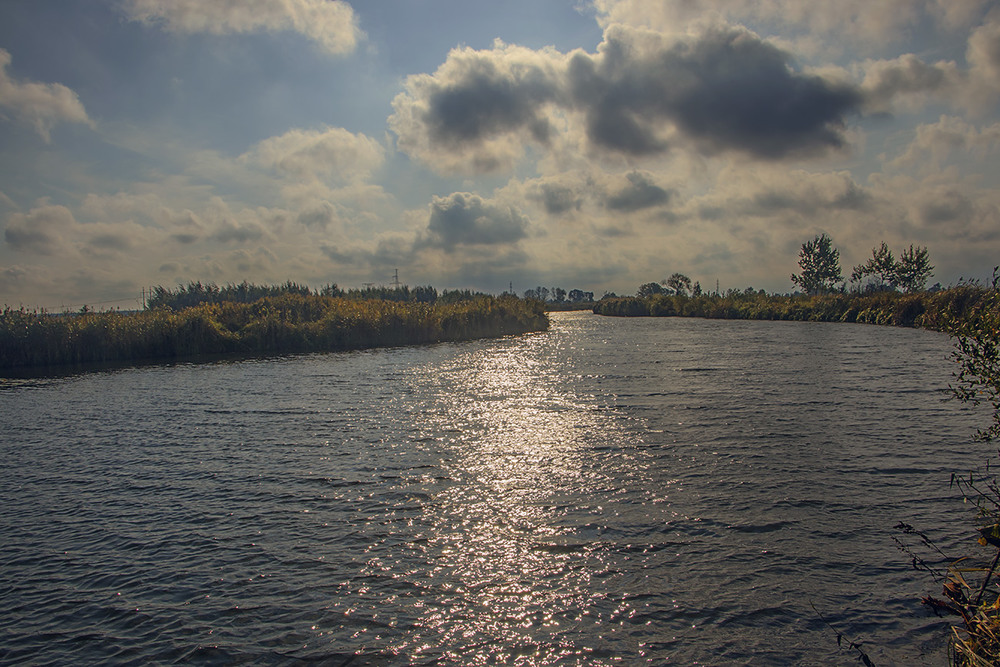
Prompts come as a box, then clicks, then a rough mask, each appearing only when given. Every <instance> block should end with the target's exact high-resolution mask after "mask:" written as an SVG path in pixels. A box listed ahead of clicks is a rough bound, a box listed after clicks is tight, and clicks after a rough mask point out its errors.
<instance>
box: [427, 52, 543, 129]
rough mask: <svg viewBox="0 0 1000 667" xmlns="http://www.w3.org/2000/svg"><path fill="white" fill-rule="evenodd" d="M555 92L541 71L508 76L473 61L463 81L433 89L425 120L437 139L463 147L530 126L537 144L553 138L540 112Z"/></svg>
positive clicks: (484, 62)
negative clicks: (466, 143)
mask: <svg viewBox="0 0 1000 667" xmlns="http://www.w3.org/2000/svg"><path fill="white" fill-rule="evenodd" d="M554 94H555V88H554V86H553V85H552V82H551V81H548V80H547V77H546V76H545V75H544V74H543V73H541V72H540V71H539V70H537V69H536V70H531V71H528V72H522V73H519V76H518V78H516V79H515V78H513V77H511V76H508V75H507V73H505V72H502V71H501V70H499V69H498V68H497V66H496V64H495V63H494V62H492V61H490V60H487V59H479V60H475V61H473V63H472V64H471V65H470V66H469V68H468V69H467V70H466V71H465V72H464V75H463V77H462V78H461V79H460V80H458V81H456V82H454V83H453V84H452V85H447V86H442V87H440V88H438V89H436V90H434V91H433V92H432V93H431V94H430V97H429V99H428V109H427V112H426V113H425V114H424V118H423V119H424V122H425V123H426V124H427V129H428V131H429V132H430V135H431V138H432V139H433V140H435V141H441V142H446V143H461V142H465V141H478V140H479V139H481V138H483V137H488V136H493V135H496V134H501V133H504V132H510V131H513V130H517V129H520V128H527V129H528V130H529V131H530V133H531V136H532V137H534V139H536V140H537V141H541V142H544V141H545V140H546V139H547V138H548V135H549V131H550V129H549V125H548V122H547V121H546V120H545V119H544V118H542V117H540V116H539V115H538V108H539V106H540V105H541V104H544V103H546V102H548V101H550V100H551V99H552V97H553V96H554Z"/></svg>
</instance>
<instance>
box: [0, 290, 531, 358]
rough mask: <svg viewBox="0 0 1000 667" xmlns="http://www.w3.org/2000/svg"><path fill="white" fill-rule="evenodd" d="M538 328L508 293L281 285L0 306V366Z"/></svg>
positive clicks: (330, 346)
mask: <svg viewBox="0 0 1000 667" xmlns="http://www.w3.org/2000/svg"><path fill="white" fill-rule="evenodd" d="M547 328H548V317H547V316H546V315H545V312H544V305H543V304H542V303H540V302H537V301H532V300H524V299H518V298H517V297H514V296H500V297H493V296H478V297H474V298H470V299H468V300H464V301H459V302H456V303H435V304H426V303H413V302H394V301H384V300H368V301H355V300H350V299H345V298H340V297H331V296H322V295H301V294H284V295H281V296H274V297H266V298H262V299H259V300H257V301H255V302H253V303H233V302H226V303H203V304H200V305H197V306H193V307H190V308H184V309H181V310H176V311H175V310H172V309H169V308H156V309H152V310H144V311H139V312H133V313H121V312H114V311H112V312H102V313H95V312H85V313H77V314H66V315H50V314H47V313H38V312H29V311H26V310H24V309H17V310H15V309H12V308H5V309H4V310H3V311H2V313H0V369H17V368H35V367H45V366H64V365H78V364H92V363H120V362H131V361H145V360H154V359H176V358H181V357H195V356H200V355H259V354H282V353H293V352H322V351H337V350H350V349H363V348H373V347H393V346H399V345H412V344H424V343H437V342H444V341H456V340H469V339H473V338H486V337H494V336H505V335H510V334H519V333H526V332H530V331H544V330H546V329H547Z"/></svg>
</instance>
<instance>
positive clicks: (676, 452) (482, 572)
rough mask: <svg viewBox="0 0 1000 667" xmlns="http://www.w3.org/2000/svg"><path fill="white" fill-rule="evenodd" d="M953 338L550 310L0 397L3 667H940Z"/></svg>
mask: <svg viewBox="0 0 1000 667" xmlns="http://www.w3.org/2000/svg"><path fill="white" fill-rule="evenodd" d="M950 349H951V347H950V341H949V339H948V338H947V337H946V336H944V335H942V334H936V333H930V332H925V331H915V330H908V329H892V328H881V327H870V326H863V325H838V324H811V323H784V322H739V321H737V322H726V321H707V320H696V319H673V318H670V319H664V318H657V319H617V318H601V317H597V316H594V315H591V314H589V313H559V314H554V316H553V327H552V330H551V331H549V332H546V333H541V334H532V335H526V336H520V337H511V338H506V339H501V340H488V341H474V342H469V343H460V344H442V345H435V346H425V347H414V348H400V349H391V350H379V351H364V352H351V353H338V354H326V355H322V354H321V355H304V356H295V357H288V358H275V359H268V360H255V361H241V362H229V363H216V364H207V365H193V364H181V365H169V366H157V367H145V368H135V369H124V370H117V371H111V372H102V373H91V374H87V375H80V376H73V377H66V378H57V379H37V380H21V381H8V382H7V383H6V384H4V385H2V387H3V389H2V390H0V432H2V433H3V434H4V437H3V439H2V442H0V455H2V457H3V461H4V468H5V470H4V474H3V475H2V476H0V504H2V507H3V512H2V514H0V537H2V539H0V595H2V600H3V601H4V605H2V608H0V661H2V662H3V663H4V664H15V663H16V664H21V663H32V664H69V663H78V664H79V663H91V664H92V663H98V662H104V663H136V664H140V663H142V664H145V663H150V662H153V663H174V662H196V663H214V664H234V663H255V664H261V663H263V664H276V665H285V664H288V665H293V664H302V663H303V662H314V663H319V664H334V665H336V664H350V665H406V664H415V665H433V664H455V665H487V664H524V665H550V664H551V665H578V664H579V665H639V664H656V665H659V664H674V663H675V664H693V663H702V664H745V663H749V662H752V663H753V664H755V665H768V664H772V665H785V664H796V663H801V664H830V665H840V664H847V663H850V662H852V661H853V660H854V659H855V657H856V654H854V653H852V652H850V651H848V650H846V649H841V648H838V646H837V641H836V632H835V631H834V630H831V629H830V628H829V627H828V626H827V625H826V624H825V622H824V621H823V620H822V619H821V616H822V618H825V619H826V621H829V622H830V623H832V624H833V625H834V626H835V627H836V629H837V631H840V632H844V633H845V634H846V635H848V636H849V637H850V638H852V639H854V640H856V641H861V642H863V645H864V647H865V650H866V651H867V652H868V653H869V655H870V656H871V658H872V659H873V660H875V662H876V663H877V664H879V665H885V664H898V665H920V664H928V665H930V664H942V662H943V660H944V648H943V647H944V641H945V638H946V636H947V627H946V625H944V623H943V621H941V620H939V619H936V618H935V617H934V616H933V615H931V614H929V613H928V612H927V611H926V610H925V609H923V608H922V607H921V605H920V603H919V599H920V597H921V596H922V595H926V594H928V593H932V594H936V593H937V585H936V584H934V583H933V581H932V580H930V578H929V577H928V576H927V575H925V574H922V573H919V572H915V571H913V570H912V569H911V568H910V561H909V557H908V556H907V555H905V554H903V553H901V552H900V551H899V550H898V549H897V548H896V545H895V543H894V542H893V539H892V538H893V535H894V534H896V533H895V532H894V531H893V528H892V527H893V525H894V524H896V523H897V522H899V521H906V522H908V523H912V524H914V525H916V526H918V527H920V528H921V529H923V530H925V531H926V532H928V533H929V534H931V536H932V537H934V538H935V540H937V541H938V542H940V543H941V544H942V545H943V546H944V547H945V548H946V549H951V550H953V551H954V553H955V554H956V556H958V555H964V553H965V551H966V550H967V549H970V548H974V542H973V541H972V540H971V539H969V538H968V534H969V532H968V531H969V526H968V525H967V524H964V523H963V522H962V521H961V518H962V517H967V516H968V514H969V511H968V510H967V509H966V508H964V507H963V506H962V504H961V503H960V502H959V501H958V499H957V497H956V491H954V490H952V489H949V487H948V481H949V478H950V475H951V473H952V472H963V471H966V470H968V469H970V468H972V467H975V466H978V465H979V464H980V463H981V460H982V456H983V455H984V454H985V453H986V452H983V451H980V450H981V447H980V446H977V445H974V444H973V443H971V441H970V437H971V434H972V432H973V431H974V429H975V427H976V426H979V425H982V424H983V420H984V419H985V417H984V415H982V414H981V413H980V414H978V415H977V414H973V413H971V412H969V411H968V410H967V409H965V408H963V407H962V406H961V405H959V404H958V403H956V402H955V401H948V400H944V399H945V398H946V393H945V391H944V390H945V388H946V385H947V383H948V381H949V380H950V373H951V371H952V370H953V369H952V366H953V363H952V362H950V361H949V360H948V355H949V352H950Z"/></svg>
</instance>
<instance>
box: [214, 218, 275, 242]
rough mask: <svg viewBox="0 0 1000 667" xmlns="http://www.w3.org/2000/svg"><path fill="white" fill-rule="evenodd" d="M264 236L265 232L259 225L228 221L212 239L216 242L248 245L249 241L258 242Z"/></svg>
mask: <svg viewBox="0 0 1000 667" xmlns="http://www.w3.org/2000/svg"><path fill="white" fill-rule="evenodd" d="M263 235H264V230H263V229H261V228H260V227H259V226H258V225H255V224H247V225H241V224H238V223H235V222H232V221H226V222H224V223H222V224H221V225H220V226H219V228H218V229H217V230H216V231H215V232H214V233H213V234H212V236H211V238H212V239H213V240H215V241H221V242H223V243H229V242H233V241H234V242H236V243H246V242H247V241H256V240H257V239H259V238H261V237H262V236H263Z"/></svg>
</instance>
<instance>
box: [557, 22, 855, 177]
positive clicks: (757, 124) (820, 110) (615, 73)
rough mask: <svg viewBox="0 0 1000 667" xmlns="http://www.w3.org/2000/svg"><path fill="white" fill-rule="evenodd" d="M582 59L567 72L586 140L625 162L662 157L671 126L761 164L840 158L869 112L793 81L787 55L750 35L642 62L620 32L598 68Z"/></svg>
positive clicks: (842, 91) (682, 47)
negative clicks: (835, 153)
mask: <svg viewBox="0 0 1000 667" xmlns="http://www.w3.org/2000/svg"><path fill="white" fill-rule="evenodd" d="M583 58H584V56H577V57H576V58H575V59H574V66H573V67H571V68H570V72H571V76H572V77H573V78H574V81H573V90H574V97H575V99H576V100H577V103H578V104H579V105H581V106H582V107H583V108H585V109H586V110H587V114H588V132H589V137H590V139H591V141H593V142H594V143H596V144H598V145H601V146H604V147H605V148H609V149H613V150H616V151H620V152H623V153H628V154H635V155H639V154H645V153H650V152H657V151H660V150H663V149H664V148H665V147H666V144H665V142H664V140H662V139H660V138H659V137H660V136H661V134H662V130H661V128H662V126H663V125H665V124H673V125H675V126H676V127H677V129H678V130H680V132H681V133H682V134H684V135H686V136H687V137H690V138H692V139H695V140H696V141H697V142H698V143H699V144H701V145H702V146H703V147H704V148H707V149H709V150H713V151H715V150H718V151H721V150H737V151H742V152H745V153H749V154H751V155H753V156H755V157H758V158H764V159H778V158H782V157H786V156H789V155H800V154H808V153H816V152H821V151H824V150H826V149H830V148H840V147H841V146H843V144H844V139H843V135H842V130H843V127H844V124H845V118H846V116H847V115H848V114H850V113H852V112H854V111H856V110H857V109H858V108H859V106H860V104H861V102H862V96H861V94H860V92H859V91H857V90H856V89H854V88H850V87H848V86H845V85H841V84H836V83H832V82H830V81H826V80H824V79H822V78H820V77H818V76H808V75H804V74H800V73H796V72H795V71H794V70H793V69H792V68H791V57H790V56H789V54H788V53H786V52H784V51H782V50H780V49H778V48H777V47H775V46H773V45H771V44H769V43H767V42H765V41H763V40H761V39H760V38H758V37H756V36H755V35H753V34H751V33H749V32H747V31H744V30H737V29H728V30H714V31H709V32H707V33H706V34H704V35H702V36H701V37H700V38H699V39H698V40H695V41H692V42H679V43H676V44H673V45H669V46H668V45H662V46H661V47H660V48H656V49H649V48H647V49H646V51H645V52H642V50H641V49H639V48H637V45H636V44H635V38H634V37H633V36H632V35H631V34H630V33H629V32H628V31H627V30H625V29H621V28H619V29H615V30H609V32H608V34H607V36H606V41H605V44H604V45H603V46H602V51H601V53H600V54H599V57H598V58H596V59H595V62H594V64H592V65H591V66H589V67H588V66H587V65H586V63H583V62H582V59H583Z"/></svg>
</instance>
